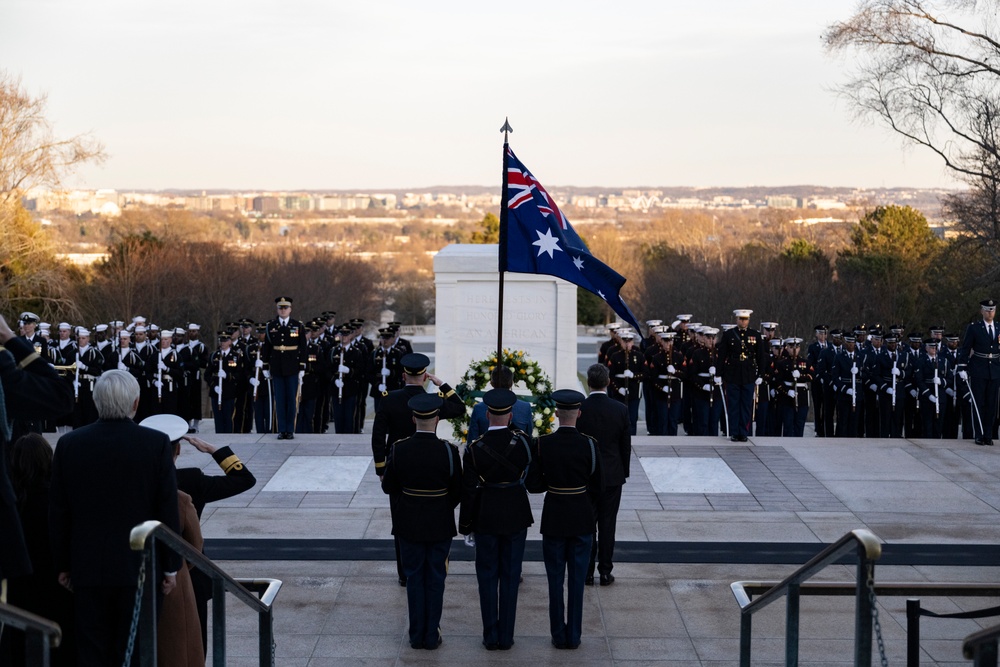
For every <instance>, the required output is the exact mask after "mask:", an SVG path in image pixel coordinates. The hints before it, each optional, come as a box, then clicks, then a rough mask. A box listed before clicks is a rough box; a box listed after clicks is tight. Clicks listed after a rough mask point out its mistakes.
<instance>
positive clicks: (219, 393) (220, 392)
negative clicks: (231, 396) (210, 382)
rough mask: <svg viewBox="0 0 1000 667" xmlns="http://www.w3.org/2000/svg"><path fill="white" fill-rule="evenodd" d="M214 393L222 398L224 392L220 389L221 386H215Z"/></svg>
mask: <svg viewBox="0 0 1000 667" xmlns="http://www.w3.org/2000/svg"><path fill="white" fill-rule="evenodd" d="M212 391H214V392H215V393H216V394H218V395H219V396H222V391H221V390H220V389H219V385H215V386H214V387H212Z"/></svg>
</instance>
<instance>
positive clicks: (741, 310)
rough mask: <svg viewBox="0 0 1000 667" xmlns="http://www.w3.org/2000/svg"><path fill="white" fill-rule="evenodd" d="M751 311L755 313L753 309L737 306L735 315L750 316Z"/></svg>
mask: <svg viewBox="0 0 1000 667" xmlns="http://www.w3.org/2000/svg"><path fill="white" fill-rule="evenodd" d="M751 313H753V311H752V310H750V309H749V308H737V309H736V310H734V311H733V315H735V316H736V317H747V318H749V317H750V314H751Z"/></svg>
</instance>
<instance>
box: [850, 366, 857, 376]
mask: <svg viewBox="0 0 1000 667" xmlns="http://www.w3.org/2000/svg"><path fill="white" fill-rule="evenodd" d="M857 374H858V367H857V366H851V375H857Z"/></svg>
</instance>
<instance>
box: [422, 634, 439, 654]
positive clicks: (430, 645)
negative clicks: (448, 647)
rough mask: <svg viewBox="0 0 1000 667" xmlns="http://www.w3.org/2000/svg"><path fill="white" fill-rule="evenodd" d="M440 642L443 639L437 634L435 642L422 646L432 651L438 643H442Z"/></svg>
mask: <svg viewBox="0 0 1000 667" xmlns="http://www.w3.org/2000/svg"><path fill="white" fill-rule="evenodd" d="M442 642H444V640H443V639H441V637H440V636H439V637H438V638H437V642H434V643H432V644H427V645H426V646H424V648H425V649H427V650H428V651H433V650H435V649H436V648H437V647H438V646H440V645H441V644H442Z"/></svg>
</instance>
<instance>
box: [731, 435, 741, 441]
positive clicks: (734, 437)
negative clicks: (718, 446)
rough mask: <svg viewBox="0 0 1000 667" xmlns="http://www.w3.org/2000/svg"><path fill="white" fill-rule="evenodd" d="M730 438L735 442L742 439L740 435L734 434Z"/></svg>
mask: <svg viewBox="0 0 1000 667" xmlns="http://www.w3.org/2000/svg"><path fill="white" fill-rule="evenodd" d="M730 440H732V441H733V442H739V441H740V436H738V435H734V436H733V437H731V438H730Z"/></svg>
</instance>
